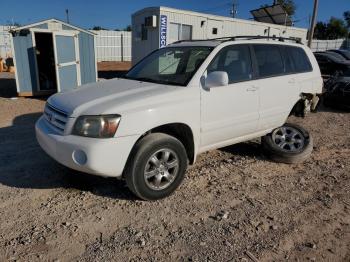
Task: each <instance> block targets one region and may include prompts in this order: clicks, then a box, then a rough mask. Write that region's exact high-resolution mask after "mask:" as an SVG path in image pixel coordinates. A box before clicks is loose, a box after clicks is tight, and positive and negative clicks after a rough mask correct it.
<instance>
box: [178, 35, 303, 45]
mask: <svg viewBox="0 0 350 262" xmlns="http://www.w3.org/2000/svg"><path fill="white" fill-rule="evenodd" d="M256 39H267V40H270V39H271V40H278V41H280V42H285V41H293V42H295V43H297V44H302V42H301V40H300V39H296V38H293V37H280V36H260V35H240V36H226V37H219V38H211V39H198V40H179V41H177V42H174V43H173V44H179V43H183V42H199V41H221V42H227V41H235V40H256Z"/></svg>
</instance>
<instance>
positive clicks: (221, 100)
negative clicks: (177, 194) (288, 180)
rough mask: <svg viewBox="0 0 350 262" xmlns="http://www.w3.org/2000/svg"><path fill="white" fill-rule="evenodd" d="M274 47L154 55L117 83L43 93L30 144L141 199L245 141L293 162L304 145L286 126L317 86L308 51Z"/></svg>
mask: <svg viewBox="0 0 350 262" xmlns="http://www.w3.org/2000/svg"><path fill="white" fill-rule="evenodd" d="M279 40H280V41H275V40H271V39H267V40H266V39H264V40H262V39H255V38H253V39H248V38H247V39H244V38H242V39H240V38H232V39H229V38H228V39H221V40H220V39H217V40H210V41H187V42H186V41H185V42H179V43H175V44H172V45H170V46H168V47H166V48H162V49H159V50H157V51H155V52H153V53H151V54H150V55H148V56H147V57H146V58H144V59H143V60H142V61H141V62H139V63H138V64H137V65H135V66H134V67H133V68H132V69H131V70H130V71H129V72H128V73H127V75H126V77H125V78H123V79H121V78H120V79H112V80H109V81H102V82H99V83H94V84H88V85H85V86H84V87H82V88H79V89H76V90H74V91H70V92H65V93H59V94H55V95H53V96H51V97H50V98H49V99H48V101H47V104H46V107H45V112H44V115H43V116H42V117H41V118H40V119H39V120H38V122H37V123H36V136H37V140H38V141H39V143H40V145H41V147H42V148H43V149H44V150H45V151H46V152H47V153H48V154H49V155H50V156H51V157H53V158H54V159H55V160H57V161H58V162H59V163H61V164H63V165H65V166H67V167H70V168H72V169H75V170H79V171H82V172H86V173H90V174H95V175H100V176H106V177H117V178H124V179H125V180H126V182H127V185H128V186H129V188H130V190H131V191H132V192H134V193H135V194H136V195H137V196H139V197H140V198H142V199H146V200H156V199H160V198H163V197H166V196H169V195H170V194H171V193H172V192H174V190H175V189H176V188H177V187H178V186H179V185H180V183H181V181H182V180H183V178H184V175H185V172H186V168H187V165H188V163H189V164H193V163H194V162H195V160H196V157H197V155H198V154H200V153H202V152H204V151H207V150H212V149H216V148H220V147H224V146H228V145H231V144H235V143H239V142H242V141H247V140H251V139H253V138H258V137H263V139H262V146H263V148H264V149H265V150H266V152H267V153H268V155H269V156H270V157H271V158H272V159H274V160H277V161H281V162H286V163H295V162H300V161H302V160H304V159H305V158H306V157H308V156H309V155H310V153H311V151H312V139H311V136H310V135H309V134H308V132H307V131H306V130H304V129H303V128H301V127H299V126H296V125H291V124H286V120H287V119H288V117H289V116H290V115H292V114H293V115H297V116H303V115H304V113H305V112H306V111H308V109H310V108H315V105H316V104H317V101H318V100H317V95H318V94H320V93H321V92H322V86H323V82H322V78H321V74H320V70H319V67H318V64H317V62H316V60H315V57H314V55H313V54H312V52H311V50H310V49H308V48H307V47H305V46H303V45H301V44H295V43H291V42H287V41H282V40H281V39H279Z"/></svg>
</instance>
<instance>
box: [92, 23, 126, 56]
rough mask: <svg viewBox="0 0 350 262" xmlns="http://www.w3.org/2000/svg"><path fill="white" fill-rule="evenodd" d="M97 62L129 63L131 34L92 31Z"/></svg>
mask: <svg viewBox="0 0 350 262" xmlns="http://www.w3.org/2000/svg"><path fill="white" fill-rule="evenodd" d="M90 31H91V32H93V33H95V34H96V36H95V43H96V57H97V61H98V62H101V61H131V32H127V31H107V30H100V31H94V30H90Z"/></svg>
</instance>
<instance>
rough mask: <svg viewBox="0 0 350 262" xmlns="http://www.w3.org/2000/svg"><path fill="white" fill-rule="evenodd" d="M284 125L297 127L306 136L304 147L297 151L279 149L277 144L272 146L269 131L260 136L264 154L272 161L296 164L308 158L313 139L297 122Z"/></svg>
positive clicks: (311, 149)
mask: <svg viewBox="0 0 350 262" xmlns="http://www.w3.org/2000/svg"><path fill="white" fill-rule="evenodd" d="M285 125H286V126H291V127H293V128H296V129H298V130H299V131H301V133H302V134H303V135H304V136H305V138H306V140H305V141H306V146H305V148H304V149H303V150H302V151H301V152H298V153H294V152H284V151H281V150H279V148H278V147H277V146H274V143H273V142H272V137H271V133H270V134H268V135H266V136H264V137H262V139H261V144H262V147H263V150H264V152H265V154H266V155H267V156H268V157H269V158H270V159H271V160H273V161H275V162H278V163H285V164H298V163H302V162H304V161H305V160H306V159H308V158H309V157H310V155H311V153H312V151H313V139H312V136H311V135H310V134H309V132H307V131H306V130H305V129H304V128H303V127H301V126H299V125H297V124H291V123H286V124H285Z"/></svg>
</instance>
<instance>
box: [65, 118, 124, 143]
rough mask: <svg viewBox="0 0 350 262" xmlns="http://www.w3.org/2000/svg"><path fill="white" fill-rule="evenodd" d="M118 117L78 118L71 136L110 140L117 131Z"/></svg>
mask: <svg viewBox="0 0 350 262" xmlns="http://www.w3.org/2000/svg"><path fill="white" fill-rule="evenodd" d="M120 118H121V117H120V115H101V116H80V117H78V119H77V120H76V122H75V124H74V127H73V132H72V134H73V135H77V136H85V137H95V138H111V137H113V136H114V134H115V132H116V131H117V129H118V126H119V122H120Z"/></svg>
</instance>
